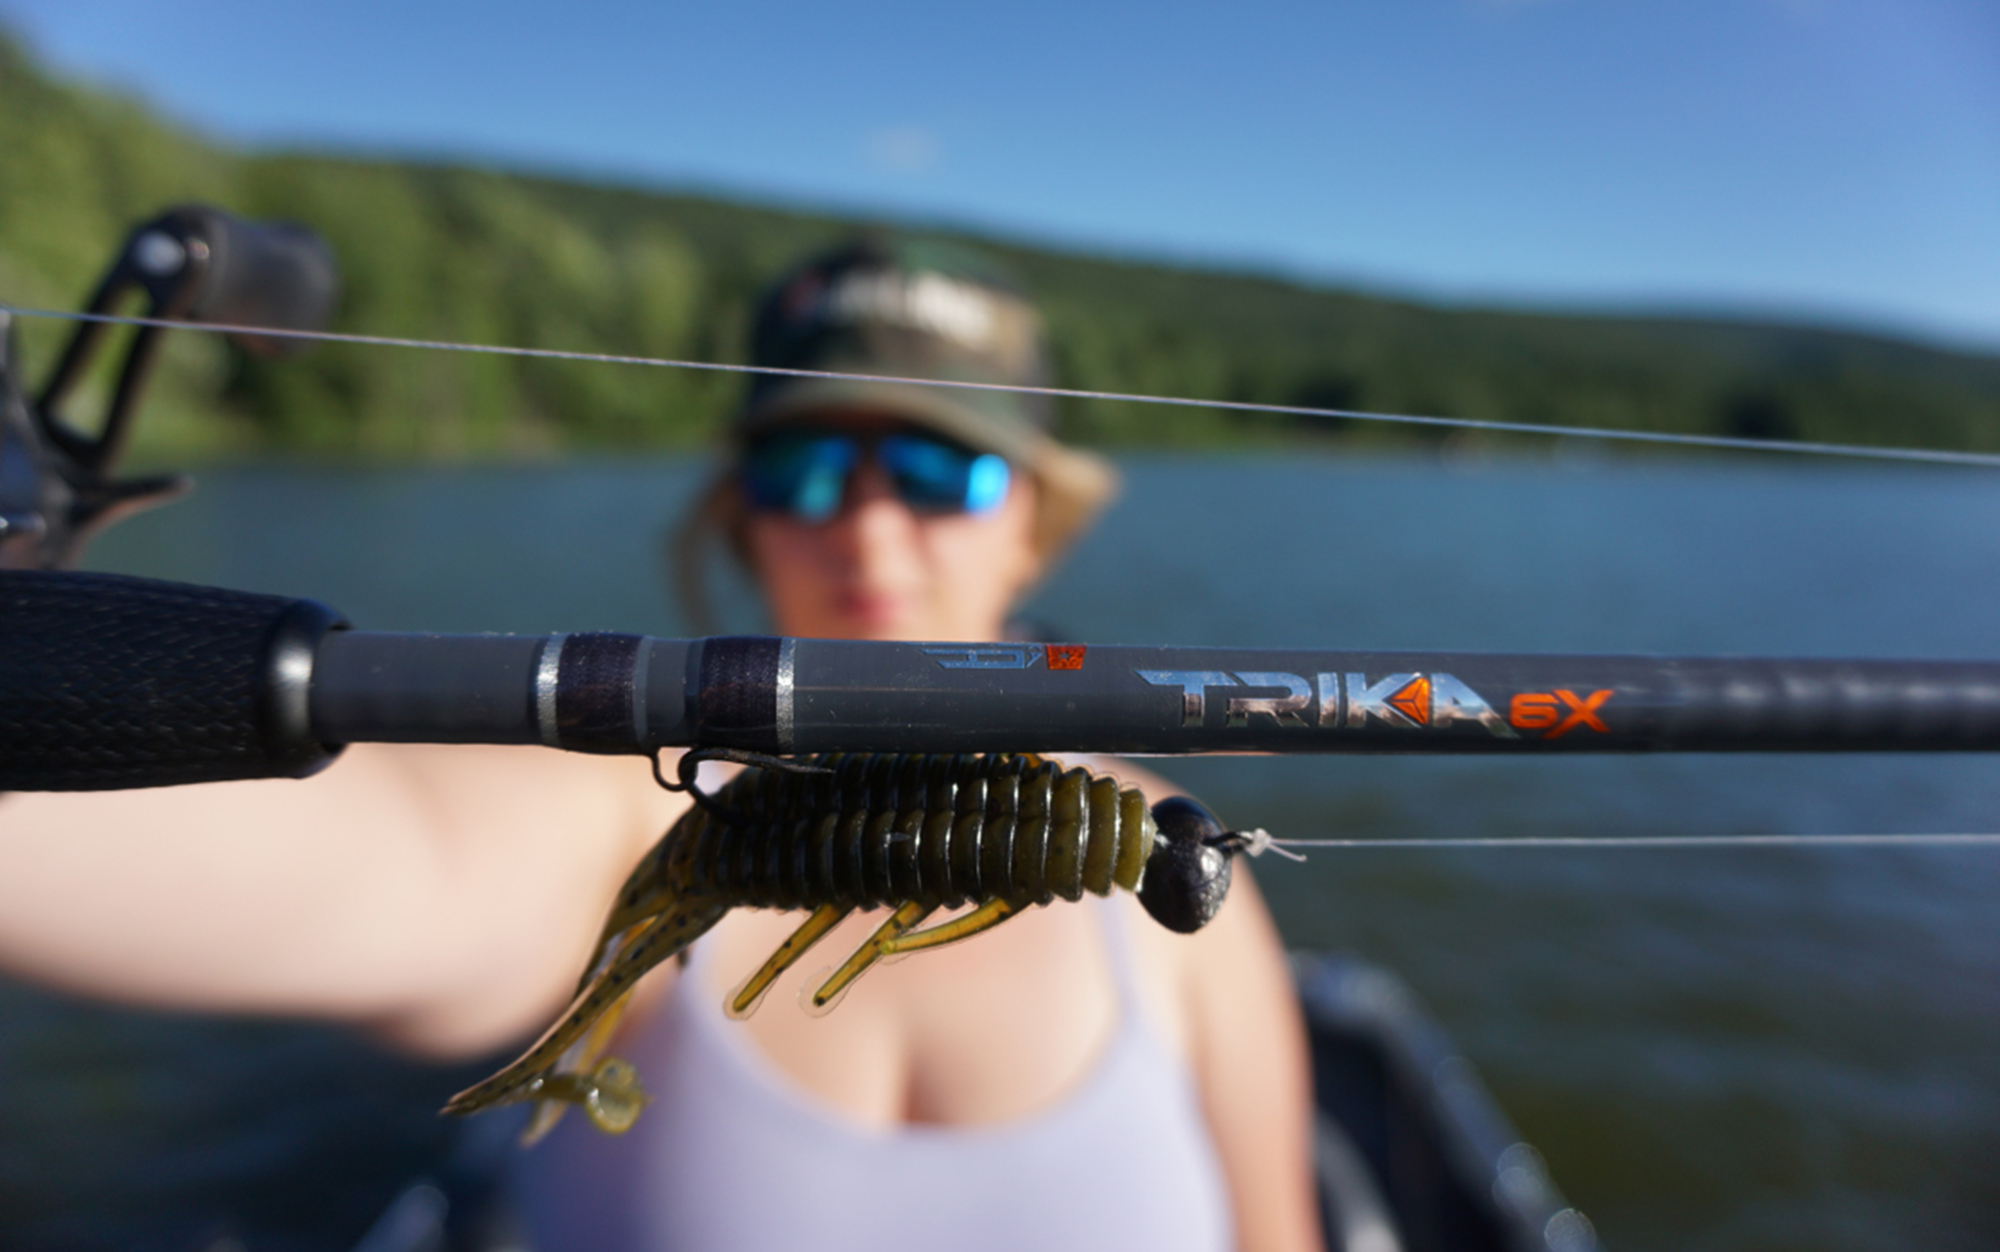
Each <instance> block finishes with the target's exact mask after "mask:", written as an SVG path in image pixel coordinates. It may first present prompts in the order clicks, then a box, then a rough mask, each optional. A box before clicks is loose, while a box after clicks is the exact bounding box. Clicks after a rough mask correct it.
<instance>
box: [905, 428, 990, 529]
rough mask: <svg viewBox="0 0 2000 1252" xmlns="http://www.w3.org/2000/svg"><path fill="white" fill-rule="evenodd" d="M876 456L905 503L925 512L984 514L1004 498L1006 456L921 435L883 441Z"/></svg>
mask: <svg viewBox="0 0 2000 1252" xmlns="http://www.w3.org/2000/svg"><path fill="white" fill-rule="evenodd" d="M878 455H879V456H880V458H881V461H882V468H883V470H884V471H885V472H886V473H887V474H888V475H889V478H890V481H891V482H893V483H894V484H895V486H896V494H897V495H898V496H899V497H900V498H901V499H902V501H903V503H905V504H907V505H909V506H910V507H911V508H913V509H920V510H923V511H925V512H931V513H943V512H958V511H961V510H962V511H964V512H968V513H984V512H987V511H988V510H990V509H994V508H998V507H999V505H1000V502H1001V501H1003V500H1005V499H1006V498H1007V483H1008V479H1009V477H1010V475H1009V473H1008V469H1007V462H1006V460H1005V459H1004V458H1002V457H998V456H995V455H993V454H992V453H990V452H986V453H980V452H973V451H971V450H970V449H967V448H961V447H958V446H957V445H955V444H949V443H944V442H941V441H939V440H936V439H930V438H926V437H924V436H922V435H894V436H891V437H890V438H887V439H884V440H883V441H882V444H881V448H880V450H879V452H878Z"/></svg>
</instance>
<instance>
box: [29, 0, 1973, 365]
mask: <svg viewBox="0 0 2000 1252" xmlns="http://www.w3.org/2000/svg"><path fill="white" fill-rule="evenodd" d="M0 21H4V22H6V23H8V24H9V25H11V26H13V27H14V28H15V29H16V30H18V31H21V32H23V33H25V34H26V35H27V36H28V37H29V39H30V40H31V42H32V43H33V44H34V45H36V46H37V47H38V48H39V49H40V51H41V53H42V54H43V55H44V56H46V57H48V58H49V59H51V60H52V61H54V62H55V63H56V64H57V65H58V66H60V67H62V68H63V69H64V70H66V71H67V72H70V73H72V74H75V75H79V76H82V77H85V78H88V79H93V80H97V81H100V82H106V83H112V84H116V85H118V86H120V87H121V88H124V89H126V90H129V91H132V92H134V93H136V94H138V95H140V96H142V97H144V98H146V99H148V100H150V101H152V102H153V103H154V104H156V105H158V106H159V107H161V108H163V109H165V110H166V111H168V112H169V113H171V114H173V115H175V116H177V117H179V118H180V119H182V120H184V121H186V122H189V123H191V124H193V125H195V126H197V127H198V128H200V129H202V130H204V131H206V132H208V133H210V134H212V135H214V136H217V137H220V138H223V139H226V140H229V141H231V142H235V143H239V144H244V145H267V146H268V145H308V146H321V147H325V146H330V147H339V148H344V149H350V150H363V151H372V152H386V153H413V154H421V155H435V156H447V157H453V158H458V159H472V160H478V161H484V162H493V163H498V164H502V165H508V166H515V167H532V168H539V169H554V170H559V171H566V172H573V173H581V174H585V175H589V176H592V177H602V178H609V179H614V180H617V181H621V182H628V183H638V184H645V185H658V186H669V187H695V188H703V189H709V190H717V191H722V192H725V193H740V194H745V195H750V196H755V197H758V198H764V199H780V200H786V201H792V202H803V203H807V204H813V205H825V206H832V207H839V208H848V209H861V210H864V211H869V212H875V213H881V214H885V215H894V216H913V217H919V218H930V219H943V220H947V221H952V222H957V223H962V224H967V225H972V226H976V227H979V228H981V229H986V230H991V231H997V232H1001V233H1006V234H1010V235H1016V236H1024V237H1028V238H1031V239H1038V240H1043V241H1050V242H1055V243H1059V244H1063V245H1070V246H1081V247H1086V248H1091V249H1109V250H1114V251H1117V252H1122V253H1129V254H1141V255H1149V256H1164V257H1168V258H1184V259H1192V260H1198V261H1203V262H1218V263H1224V264H1237V263H1247V264H1252V265H1255V266H1258V267H1260V268H1266V269H1275V270H1280V271H1283V272H1285V273H1288V274H1292V275H1297V276H1302V277H1305V278H1308V279H1314V280H1324V281H1329V282H1335V283H1343V284H1357V285H1361V286H1365V287H1369V288H1372V289H1376V290H1384V291H1389V292H1393V293H1399V294H1408V295H1415V296H1419V297H1422V298H1429V299H1439V300H1446V301H1452V302H1484V303H1505V304H1516V305H1518V304H1530V305H1538V306H1548V305H1554V306H1564V307H1570V306H1581V307H1587V308H1616V309H1630V308H1668V309H1675V310H1699V311H1724V312H1749V313H1754V314H1777V315H1782V316H1803V317H1807V318H1810V319H1814V320H1819V321H1827V322H1834V323H1842V324H1855V325H1861V326H1867V327H1879V328H1883V329H1888V330H1891V331H1897V332H1904V333H1911V334H1916V335H1920V336H1924V337H1929V338H1935V339H1939V340H1943V341H1947V342H1952V343H1960V344H1968V345H1972V346H1976V347H1981V348H1984V349H1987V350H2000V4H1996V3H1994V0H1671V2H1669V0H1398V2H1379V0H1378V2H1372V3H1361V2H1360V0H1325V2H1322V3H1317V4H1306V3H1286V4H1252V3H1242V4H1237V5H1233V6H1226V7H1225V6H1221V5H1213V6H1196V5H1188V4H1180V3H1173V2H1168V0H1160V2H1156V3H1152V4H1147V5H1138V4H1130V5H1113V4H1097V3H1090V2H1088V0H1071V2H1069V3H1046V2H1044V0H1013V2H1011V3H1009V4H1006V5H980V6H971V5H964V6H952V5H946V4H939V3H935V2H933V3H928V4H916V3H890V2H884V0H857V2H854V3H847V4H840V5H825V4H823V5H805V4H795V5H779V4H771V3H766V2H764V0H727V2H724V3H710V4H705V5H698V6H697V5H683V4H671V3H637V2H634V0H568V2H567V3H563V4H559V5H557V4H529V3H520V2H516V0H480V2H477V3H474V2H470V0H439V2H435V3H423V2H422V0H394V2H392V0H344V2H342V3H321V2H318V0H313V2H304V0H295V2H292V3H272V2H271V0H0Z"/></svg>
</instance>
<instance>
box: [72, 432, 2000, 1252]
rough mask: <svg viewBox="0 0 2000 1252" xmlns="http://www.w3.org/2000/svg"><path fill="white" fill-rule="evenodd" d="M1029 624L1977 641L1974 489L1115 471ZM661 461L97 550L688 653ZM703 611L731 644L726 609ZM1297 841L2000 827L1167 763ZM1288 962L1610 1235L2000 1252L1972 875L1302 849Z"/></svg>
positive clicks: (1678, 640) (433, 482)
mask: <svg viewBox="0 0 2000 1252" xmlns="http://www.w3.org/2000/svg"><path fill="white" fill-rule="evenodd" d="M1126 470H1127V480H1128V490H1127V493H1126V496H1125V498H1124V501H1123V502H1122V503H1121V504H1120V505H1119V506H1118V507H1117V509H1116V510H1115V511H1114V512H1113V513H1112V514H1111V515H1110V517H1109V518H1108V519H1107V520H1106V522H1105V523H1104V525H1103V526H1102V527H1101V528H1100V529H1099V530H1098V531H1097V533H1095V534H1094V535H1092V536H1091V537H1090V538H1089V539H1088V540H1087V541H1086V542H1085V543H1084V544H1083V545H1082V546H1081V547H1080V548H1079V549H1078V550H1077V552H1076V553H1075V554H1074V556H1073V558H1072V559H1071V560H1070V561H1069V563H1068V564H1067V565H1066V566H1065V567H1064V568H1063V569H1062V570H1061V571H1060V572H1059V573H1058V574H1057V575H1056V576H1055V577H1053V578H1052V579H1051V580H1050V581H1049V583H1048V584H1047V585H1046V586H1045V587H1044V588H1043V590H1042V592H1041V593H1040V594H1039V595H1038V596H1037V597H1036V598H1035V601H1034V603H1033V604H1032V605H1031V606H1030V612H1031V615H1032V616H1034V617H1036V618H1037V619H1039V620H1043V621H1047V622H1049V623H1052V624H1053V625H1054V626H1055V627H1056V628H1057V629H1058V630H1059V631H1060V633H1061V634H1062V635H1063V636H1064V637H1067V638H1075V639H1082V640H1086V641H1090V642H1133V643H1141V642H1143V643H1181V644H1238V645H1251V646H1257V645H1270V646H1279V645H1289V646H1296V647H1327V648H1423V649H1440V650H1450V649H1466V650H1475V649H1497V650H1522V651H1608V652H1647V651H1656V652H1699V653H1728V652H1743V653H1789V654H1802V655H1804V654H1817V655H1835V654H1867V655H1884V656H1910V657H1948V656H1993V655H1995V654H1996V653H2000V477H1995V476H1994V475H1992V474H1990V473H1981V472H1958V471H1938V470H1927V469H1913V468H1900V467H1892V468H1874V467H1859V468H1856V467H1848V466H1839V465H1824V464H1816V463H1806V462H1800V461H1781V460H1749V459H1745V460H1732V461H1701V462H1675V461H1648V462H1643V463H1633V462H1626V461H1617V460H1579V461H1572V462H1532V463H1530V462H1480V463H1469V464H1454V463H1448V462H1438V461H1429V460H1425V461H1418V460H1370V461H1363V462H1353V461H1341V460H1334V459H1316V458H1313V457H1289V458H1284V459H1278V458H1254V459H1213V460H1196V459H1188V458H1147V459H1136V460H1128V461H1127V462H1126ZM697 473H698V470H697V467H696V466H694V465H693V464H692V463H690V462H686V461H679V460H654V461H641V462H629V461H628V462H578V463H566V464H562V465H556V466H548V467H536V468H490V469H458V470H412V471H404V470H395V471H364V470H329V469H300V468H273V467H251V468H237V469H229V470H220V471H215V472H211V473H209V474H206V475H204V476H203V484H202V490H201V492H200V493H199V494H198V495H197V496H195V497H194V498H193V499H192V500H190V501H188V502H186V503H183V504H178V505H175V506H173V507H171V508H169V509H167V510H165V511H163V512H161V513H158V514H155V515H151V516H149V517H146V518H143V519H140V520H137V521H134V522H131V523H128V524H127V525H125V526H124V527H122V528H120V529H119V530H117V531H115V532H113V533H112V534H111V535H109V536H107V537H106V538H105V539H104V540H103V541H102V542H101V543H100V544H99V546H98V547H97V548H96V549H95V551H94V552H93V554H92V560H91V562H90V564H91V565H92V567H94V568H101V569H114V570H121V571H128V572H135V573H146V574H153V575H159V576H165V577H172V578H180V579H187V580H192V581H199V582H212V583H218V584H223V585H228V586H236V587H244V588H250V589H256V590H268V591H275V592H288V593H295V594H306V595H313V596H316V597H318V598H320V599H324V600H326V601H328V602H329V603H331V604H334V605H335V606H337V607H339V608H340V609H341V610H343V611H344V612H345V613H346V614H347V615H348V616H349V617H350V618H351V619H352V620H353V621H354V622H355V623H356V624H357V625H360V626H363V627H367V628H374V629H396V630H414V629H435V630H508V631H533V632H542V631H551V630H586V629H616V630H627V631H640V632H645V633H651V634H674V633H684V631H685V627H684V625H683V623H682V620H681V618H680V617H679V616H678V614H677V613H676V611H675V609H674V607H673V606H672V605H671V604H670V603H669V600H668V597H667V595H666V593H665V592H664V590H663V583H662V579H661V577H660V576H659V568H660V560H659V553H660V537H661V532H662V530H663V528H664V527H665V526H666V524H667V523H668V521H669V520H670V519H671V518H672V517H673V516H674V515H675V514H676V512H677V510H678V509H679V507H680V506H681V504H682V502H683V501H684V500H685V499H686V498H687V494H688V492H689V490H690V489H691V487H692V486H693V484H694V482H695V478H696V474H697ZM728 599H729V603H730V604H731V605H732V606H733V608H732V609H731V613H730V616H731V618H732V620H731V621H730V622H729V623H728V624H729V625H730V626H731V627H734V628H755V627H756V626H757V625H758V623H757V621H756V619H755V616H754V614H753V613H751V612H750V611H749V610H748V609H747V608H746V607H745V605H746V601H745V599H744V598H743V596H742V594H741V589H740V588H738V589H737V590H736V591H735V592H734V593H733V594H732V595H731V596H730V597H729V598H728ZM1161 768H1162V770H1163V772H1165V773H1167V774H1169V775H1171V776H1172V777H1174V778H1175V779H1177V780H1179V781H1182V782H1184V783H1185V784H1187V785H1188V786H1189V787H1191V788H1192V789H1193V790H1195V791H1196V792H1197V793H1199V794H1201V795H1202V796H1203V797H1204V798H1205V799H1207V800H1208V801H1210V802H1211V803H1212V804H1213V805H1214V806H1215V807H1216V808H1217V809H1218V810H1220V811H1221V812H1222V813H1223V814H1224V816H1225V817H1226V818H1227V819H1228V820H1229V821H1231V822H1232V823H1234V824H1237V825H1241V826H1246V827H1247V826H1258V825H1261V826H1265V827H1267V828H1269V829H1270V830H1271V831H1273V832H1274V833H1277V834H1285V835H1297V836H1311V835H1354V836H1392V835H1516V834H1518V835H1527V834H1537V835H1583V834H1590V835H1602V834H1632V835H1640V834H1666V833H1695V834H1726V833H1749V832H1755V833H1768V832H1780V831H1811V832H1839V833H1859V832H1923V831H1990V830H2000V761H1996V760H1993V759H1989V758H1985V757H1957V758H1950V757H1888V756H1875V757H1846V758H1833V757H1822V758H1814V757H1780V756H1738V757H1727V758H1725V757H1705V756H1678V757H1658V758H1602V759H1583V758H1563V759H1548V760H1470V759H1467V760H1448V759H1436V758H1432V759H1418V758H1380V757H1371V758H1365V759H1339V758H1292V759H1263V758H1213V759H1202V760H1182V761H1168V762H1165V763H1163V764H1162V766H1161ZM1258 876H1259V880H1260V882H1261V883H1263V884H1264V886H1265V888H1266V890H1267V892H1268V893H1269V895H1270V897H1271V900H1272V903H1273V905H1274V907H1275V908H1276V910H1277V913H1278V917H1279V921H1280V924H1281V925H1282V927H1283V929H1284V931H1285V934H1286V937H1287V939H1288V940H1289V941H1291V942H1292V943H1293V944H1295V945H1299V946H1309V947H1321V948H1342V949H1348V950H1352V951H1355V952H1359V953H1361V954H1363V955H1365V956H1367V957H1370V958H1372V959H1374V960H1376V961H1379V962H1381V963H1383V964H1385V965H1387V966H1389V967H1391V968H1393V969H1395V970H1396V971H1398V972H1399V973H1401V974H1402V975H1403V976H1404V977H1405V978H1406V979H1407V980H1408V981H1409V982H1410V983H1411V984H1413V986H1414V987H1415V988H1416V990H1417V991H1418V993H1419V994H1420V995H1421V996H1422V997H1423V998H1424V1000H1425V1001H1427V1002H1428V1004H1429V1006H1430V1007H1431V1009H1432V1010H1433V1011H1434V1013H1435V1014H1436V1016H1437V1017H1438V1018H1439V1019H1440V1020H1441V1021H1442V1022H1443V1023H1444V1025H1445V1026H1446V1028H1447V1029H1448V1030H1450V1031H1451V1032H1452V1034H1453V1035H1455V1036H1456V1038H1457V1040H1458V1042H1459V1044H1460V1045H1461V1046H1462V1048H1463V1049H1464V1050H1465V1052H1466V1053H1467V1054H1468V1055H1469V1056H1470V1057H1471V1058H1472V1059H1473V1061H1474V1062H1475V1064H1476V1065H1477V1066H1478V1067H1479V1069H1480V1070H1481V1071H1482V1073H1483V1074H1484V1076H1485V1077H1486V1079H1487V1081H1488V1084H1489V1086H1490V1087H1491V1088H1492V1090H1493V1092H1494V1094H1495V1095H1496V1096H1497V1097H1498V1099H1499V1101H1500V1103H1501V1104H1502V1105H1503V1106H1504V1107H1505V1109H1506V1110H1507V1112H1508V1113H1509V1114H1510V1115H1511V1116H1512V1117H1513V1119H1514V1121H1515V1122H1516V1123H1517V1124H1518V1126H1519V1127H1520V1128H1521V1130H1522V1131H1523V1132H1524V1133H1525V1134H1526V1135H1527V1137H1528V1138H1529V1139H1531V1140H1532V1141H1533V1142H1535V1143H1536V1144H1537V1145H1538V1146H1539V1147H1540V1148H1541V1149H1542V1150H1543V1152H1544V1154H1545V1155H1546V1156H1547V1157H1548V1160H1549V1163H1550V1168H1551V1170H1552V1172H1553V1174H1554V1176H1555V1178H1556V1180H1557V1181H1558V1183H1559V1184H1560V1185H1561V1186H1562V1187H1563V1188H1564V1190H1565V1191H1566V1192H1567V1193H1568V1194H1569V1196H1570V1198H1571V1200H1572V1201H1573V1202H1575V1203H1576V1204H1577V1205H1578V1206H1579V1207H1581V1208H1583V1209H1584V1210H1585V1211H1586V1212H1588V1213H1589V1214H1590V1215H1591V1216H1592V1218H1593V1219H1594V1220H1595V1221H1596V1223H1597V1225H1598V1228H1599V1231H1600V1234H1601V1235H1602V1236H1603V1238H1604V1239H1605V1241H1606V1243H1607V1244H1608V1245H1609V1246H1612V1247H1614V1248H1620V1249H1669V1248H1672V1249H1689V1248H1694V1249H1773V1250H1775V1249H1787V1248H1800V1249H1804V1248H1815V1249H1891V1248H1908V1247H1915V1246H1923V1247H1927V1248H1933V1249H1942V1248H1960V1247H1964V1248H1972V1247H1990V1246H1993V1245H1994V1244H1995V1243H1996V1242H2000V908H1996V905H2000V849H1995V850H1986V849H1966V848H1961V849H1949V850H1947V849H1871V850H1857V849H1843V850H1803V849H1786V850H1774V849H1757V850H1744V849H1736V850H1707V849H1705V850H1698V851H1631V850H1610V851H1566V852H1565V851H1554V852H1551V851H1522V850H1501V851H1471V850H1466V851H1449V852H1439V851H1415V850H1389V851H1380V852H1374V851H1370V852H1360V851H1350V852H1332V851H1327V852H1321V853H1319V854H1316V855H1314V856H1313V857H1312V859H1311V861H1310V862H1309V863H1307V864H1305V865H1289V864H1281V863H1271V862H1270V861H1269V860H1267V861H1266V862H1265V863H1260V864H1259V866H1258Z"/></svg>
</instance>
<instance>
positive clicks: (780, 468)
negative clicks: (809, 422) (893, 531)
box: [742, 431, 1012, 522]
mask: <svg viewBox="0 0 2000 1252" xmlns="http://www.w3.org/2000/svg"><path fill="white" fill-rule="evenodd" d="M870 442H871V443H872V446H873V448H874V452H875V457H876V460H877V462H878V463H879V464H880V465H881V467H882V471H883V473H885V474H886V475H888V478H889V482H890V485H891V486H892V487H893V488H894V489H895V492H896V497H897V499H899V500H901V501H902V502H903V503H904V504H906V505H908V506H909V507H910V508H912V509H915V510H917V511H918V512H923V513H957V512H967V513H984V512H987V511H989V510H991V509H995V508H998V507H999V506H1000V503H1001V502H1002V501H1004V500H1005V499H1006V498H1007V488H1008V484H1009V482H1010V481H1011V478H1012V474H1011V471H1010V470H1009V469H1008V466H1007V461H1006V459H1005V458H1004V457H999V456H995V455H993V454H992V453H990V452H988V453H979V452H973V451H971V450H970V449H967V448H962V447H959V446H958V445H957V444H951V443H945V442H943V441H942V440H939V439H934V438H931V437H930V436H927V435H891V436H889V437H888V438H886V439H882V440H880V441H879V442H873V441H870ZM862 448H863V441H862V440H859V439H856V438H855V437H854V436H852V435H843V434H831V433H815V432H811V431H796V432H790V433H782V434H775V435H769V436H766V437H765V438H762V439H759V440H757V441H756V442H755V443H753V444H751V445H750V446H749V447H748V448H746V449H744V452H743V461H742V482H743V490H744V492H745V493H746V494H747V495H748V496H749V497H750V503H751V504H752V505H753V506H754V507H755V508H757V509H759V510H762V511H764V512H778V513H789V514H791V515H792V516H794V517H797V518H800V519H801V520H804V521H808V522H823V521H826V520H827V519H828V518H831V517H832V516H833V515H834V514H836V513H838V512H840V506H841V501H842V500H843V499H844V498H845V496H846V494H847V482H848V479H849V478H850V477H852V476H853V474H854V471H855V469H856V467H858V466H859V465H860V464H861V457H862Z"/></svg>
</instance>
